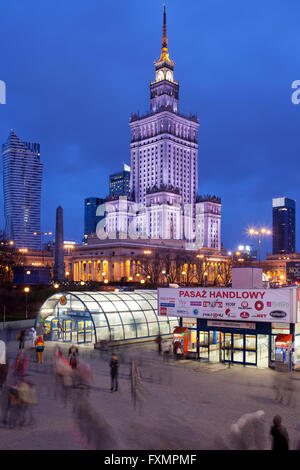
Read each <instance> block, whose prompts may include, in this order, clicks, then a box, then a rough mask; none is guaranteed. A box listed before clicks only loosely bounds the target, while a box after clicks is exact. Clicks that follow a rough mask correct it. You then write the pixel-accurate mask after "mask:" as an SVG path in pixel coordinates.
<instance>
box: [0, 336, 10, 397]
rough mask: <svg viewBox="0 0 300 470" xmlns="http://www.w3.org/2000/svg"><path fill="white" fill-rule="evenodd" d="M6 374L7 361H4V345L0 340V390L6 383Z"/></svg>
mask: <svg viewBox="0 0 300 470" xmlns="http://www.w3.org/2000/svg"><path fill="white" fill-rule="evenodd" d="M7 373H8V361H7V359H6V344H5V342H4V341H2V340H0V389H1V388H2V387H3V385H4V384H5V381H6V377H7Z"/></svg>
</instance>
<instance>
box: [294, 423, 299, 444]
mask: <svg viewBox="0 0 300 470" xmlns="http://www.w3.org/2000/svg"><path fill="white" fill-rule="evenodd" d="M295 429H296V436H295V446H294V447H295V450H300V423H297V424H296V427H295Z"/></svg>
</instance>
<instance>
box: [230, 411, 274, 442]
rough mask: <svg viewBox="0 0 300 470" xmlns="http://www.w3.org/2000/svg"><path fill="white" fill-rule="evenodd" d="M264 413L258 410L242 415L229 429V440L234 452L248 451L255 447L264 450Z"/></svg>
mask: <svg viewBox="0 0 300 470" xmlns="http://www.w3.org/2000/svg"><path fill="white" fill-rule="evenodd" d="M264 416H265V413H264V411H262V410H258V411H256V412H254V413H246V414H244V415H242V416H241V417H240V418H239V419H238V420H237V422H236V423H234V424H233V425H232V426H231V428H230V440H231V442H232V444H233V446H234V449H235V450H248V449H250V448H251V446H252V447H253V446H255V448H257V449H258V450H263V449H264V448H265V420H264Z"/></svg>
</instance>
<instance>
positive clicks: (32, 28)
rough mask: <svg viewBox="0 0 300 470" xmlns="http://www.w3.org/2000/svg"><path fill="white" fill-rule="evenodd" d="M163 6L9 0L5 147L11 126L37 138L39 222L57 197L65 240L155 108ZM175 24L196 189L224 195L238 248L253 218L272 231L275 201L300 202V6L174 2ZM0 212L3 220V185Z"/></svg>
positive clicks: (143, 0) (1, 23)
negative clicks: (193, 124)
mask: <svg viewBox="0 0 300 470" xmlns="http://www.w3.org/2000/svg"><path fill="white" fill-rule="evenodd" d="M162 4H163V1H162V0H151V1H150V0H87V1H86V2H83V1H82V0H72V1H70V0H51V1H50V0H43V1H40V0H26V2H25V1H24V0H1V3H0V60H1V67H0V80H4V81H5V82H6V85H7V104H6V105H0V142H4V141H5V140H6V138H7V136H8V133H9V130H10V129H11V128H12V129H14V130H15V132H16V134H17V135H18V136H19V137H20V138H21V139H24V140H27V141H33V142H34V141H37V142H40V143H41V160H42V162H43V163H44V179H43V193H42V228H43V230H45V231H48V230H54V228H55V209H56V207H57V206H58V205H62V207H63V209H64V226H65V239H76V240H78V241H79V240H81V237H82V235H83V200H84V198H85V197H88V196H98V197H101V196H106V195H107V193H108V176H109V174H110V173H112V172H115V171H118V170H119V169H121V166H122V162H123V161H124V162H127V163H130V162H129V155H130V154H129V126H128V122H129V117H130V114H131V112H135V111H138V110H139V111H140V112H141V113H144V112H145V111H147V110H148V109H149V82H150V80H151V79H152V80H153V79H154V65H153V62H154V60H156V59H158V58H159V55H160V47H161V30H162V11H163V9H162ZM167 21H168V37H169V52H170V57H171V59H173V60H175V62H176V67H175V79H176V80H179V84H180V111H181V112H185V113H189V112H190V111H193V112H197V113H198V117H199V120H200V129H199V193H200V194H207V193H210V194H216V195H218V196H220V197H221V198H222V204H223V207H222V211H223V216H222V240H223V244H224V246H225V248H227V249H228V250H230V249H235V248H236V247H237V245H238V244H239V243H241V242H244V243H245V242H250V239H249V238H248V237H247V236H246V231H247V227H249V226H251V225H253V224H255V225H257V226H261V225H266V226H268V227H269V228H271V226H272V207H271V206H272V201H271V200H272V197H281V196H286V197H290V198H293V199H296V201H297V215H298V213H299V210H300V197H298V196H299V194H300V185H299V157H300V139H299V135H300V126H299V123H300V105H298V106H296V105H293V104H292V102H291V94H292V90H291V83H292V82H293V81H294V80H296V79H300V59H299V57H300V2H299V0H251V1H250V0H244V1H242V2H241V1H240V0H189V1H188V2H187V1H183V0H167ZM1 171H2V170H1ZM298 201H299V202H298ZM0 207H1V211H0V226H3V194H2V191H1V196H0ZM254 243H256V242H254ZM297 248H298V250H300V233H299V232H297ZM266 249H268V251H269V252H270V251H271V242H270V241H264V242H263V252H265V250H266Z"/></svg>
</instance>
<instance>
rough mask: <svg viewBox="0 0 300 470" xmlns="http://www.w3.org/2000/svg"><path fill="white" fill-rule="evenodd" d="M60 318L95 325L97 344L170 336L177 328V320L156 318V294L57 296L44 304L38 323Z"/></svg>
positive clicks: (140, 292) (81, 293) (76, 294)
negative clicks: (89, 322)
mask: <svg viewBox="0 0 300 470" xmlns="http://www.w3.org/2000/svg"><path fill="white" fill-rule="evenodd" d="M61 299H62V301H61ZM57 318H60V319H61V320H66V319H68V320H73V321H74V322H75V321H76V320H84V319H85V320H90V321H92V323H93V326H94V334H95V338H94V339H95V342H100V341H103V340H106V341H122V340H129V339H137V338H145V337H151V336H157V335H158V334H159V333H160V334H161V335H165V334H171V333H173V330H174V328H175V327H176V326H178V319H177V318H175V317H174V318H171V317H170V318H169V317H161V316H158V315H157V291H156V290H137V291H129V292H103V291H100V292H93V291H88V292H82V291H81V292H58V293H56V294H54V295H52V296H51V297H49V298H48V299H47V300H46V301H45V302H44V304H43V305H42V307H41V308H40V311H39V313H38V316H37V321H39V320H40V319H43V320H47V321H51V320H55V319H57Z"/></svg>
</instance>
